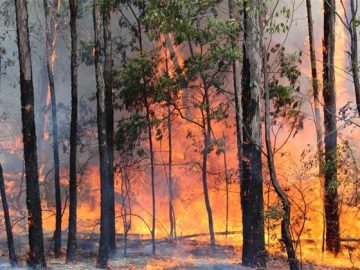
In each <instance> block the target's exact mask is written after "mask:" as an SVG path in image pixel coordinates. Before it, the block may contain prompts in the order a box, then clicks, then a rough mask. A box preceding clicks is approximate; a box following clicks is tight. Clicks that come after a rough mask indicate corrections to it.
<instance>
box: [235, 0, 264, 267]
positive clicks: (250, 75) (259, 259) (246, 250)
mask: <svg viewBox="0 0 360 270" xmlns="http://www.w3.org/2000/svg"><path fill="white" fill-rule="evenodd" d="M246 3H247V4H245V7H244V33H245V34H244V39H245V43H244V46H243V71H242V73H243V74H242V75H243V76H242V89H243V92H242V108H243V136H244V138H243V148H242V149H243V163H242V179H241V193H240V195H241V206H242V223H243V250H242V262H243V264H244V265H247V266H253V267H258V266H260V267H265V265H266V261H265V255H266V254H265V239H264V216H263V212H264V199H263V177H262V161H261V119H260V82H261V69H262V58H261V51H260V49H261V40H260V35H259V34H258V31H259V29H260V28H259V17H258V16H259V14H258V12H256V4H257V1H254V0H251V1H248V2H246ZM247 5H248V6H247Z"/></svg>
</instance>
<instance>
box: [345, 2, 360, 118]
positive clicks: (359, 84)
mask: <svg viewBox="0 0 360 270" xmlns="http://www.w3.org/2000/svg"><path fill="white" fill-rule="evenodd" d="M357 5H358V3H357V1H356V0H350V10H351V22H350V25H349V30H350V61H351V73H352V76H353V83H354V89H355V98H356V107H357V111H358V114H359V116H360V81H359V63H358V61H359V60H358V58H359V54H358V32H357V22H356V20H357V17H356V16H357V14H356V12H357V8H358V7H357ZM345 12H346V11H345Z"/></svg>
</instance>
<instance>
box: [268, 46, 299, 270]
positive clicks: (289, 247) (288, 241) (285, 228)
mask: <svg viewBox="0 0 360 270" xmlns="http://www.w3.org/2000/svg"><path fill="white" fill-rule="evenodd" d="M266 59H267V52H266V50H265V48H263V71H264V90H265V93H264V94H265V144H266V152H267V161H268V167H269V173H270V180H271V183H272V185H273V187H274V189H275V192H276V194H277V196H278V197H279V199H280V201H281V204H282V209H283V216H282V219H281V238H282V241H283V243H284V245H285V249H286V252H287V256H288V262H289V267H290V269H291V270H298V269H299V265H298V260H297V258H296V252H295V249H294V245H293V240H292V237H291V231H290V225H291V224H290V220H291V206H290V202H289V199H288V197H287V195H286V193H285V192H284V190H283V189H282V187H281V185H280V183H279V182H278V180H277V176H276V171H275V161H274V155H273V150H272V149H273V148H272V144H271V137H270V136H271V135H270V128H271V127H270V126H271V122H270V90H269V75H268V74H269V73H268V68H267V66H268V65H267V60H266Z"/></svg>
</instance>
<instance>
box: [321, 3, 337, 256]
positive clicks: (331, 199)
mask: <svg viewBox="0 0 360 270" xmlns="http://www.w3.org/2000/svg"><path fill="white" fill-rule="evenodd" d="M334 54H335V0H325V1H324V39H323V98H324V126H325V169H324V173H325V184H324V195H325V196H324V197H325V198H324V205H325V222H326V248H327V250H329V251H332V252H335V253H337V252H339V250H340V224H339V198H338V191H337V188H338V180H337V153H336V151H337V149H336V148H337V130H336V92H335V70H334Z"/></svg>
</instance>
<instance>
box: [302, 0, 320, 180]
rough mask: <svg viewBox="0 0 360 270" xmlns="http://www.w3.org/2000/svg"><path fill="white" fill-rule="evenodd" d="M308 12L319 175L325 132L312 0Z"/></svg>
mask: <svg viewBox="0 0 360 270" xmlns="http://www.w3.org/2000/svg"><path fill="white" fill-rule="evenodd" d="M306 11H307V20H308V31H309V51H310V64H311V77H312V80H311V82H312V90H313V96H314V114H315V119H314V121H315V129H316V142H317V151H318V161H319V175H320V176H321V175H323V174H324V162H323V159H324V157H323V156H324V145H323V132H322V126H321V114H320V110H321V105H320V97H319V92H320V88H319V80H318V78H317V68H316V55H315V41H314V30H313V19H312V11H311V0H306Z"/></svg>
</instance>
